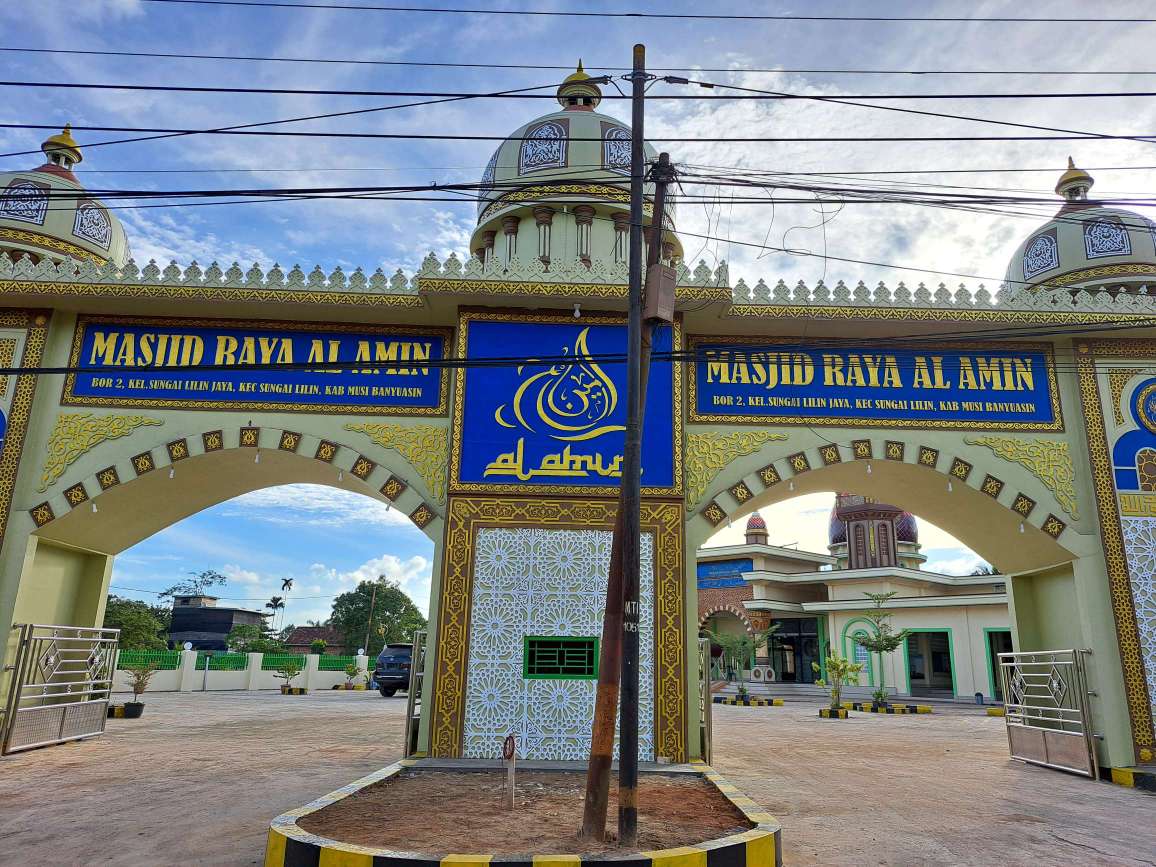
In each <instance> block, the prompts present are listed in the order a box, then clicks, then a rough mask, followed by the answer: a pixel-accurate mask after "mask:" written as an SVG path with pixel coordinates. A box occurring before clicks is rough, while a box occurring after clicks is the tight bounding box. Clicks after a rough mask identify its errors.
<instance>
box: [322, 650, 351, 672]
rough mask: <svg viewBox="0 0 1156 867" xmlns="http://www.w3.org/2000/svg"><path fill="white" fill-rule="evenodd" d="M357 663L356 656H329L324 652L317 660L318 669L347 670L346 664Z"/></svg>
mask: <svg viewBox="0 0 1156 867" xmlns="http://www.w3.org/2000/svg"><path fill="white" fill-rule="evenodd" d="M356 663H357V657H356V656H328V655H326V654H322V655H321V656H320V657H319V658H318V660H317V670H318V671H345V666H347V665H351V664H356Z"/></svg>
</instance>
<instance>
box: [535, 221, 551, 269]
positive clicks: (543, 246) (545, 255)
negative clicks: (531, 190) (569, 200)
mask: <svg viewBox="0 0 1156 867" xmlns="http://www.w3.org/2000/svg"><path fill="white" fill-rule="evenodd" d="M534 222H535V223H536V224H537V226H538V261H540V262H541V263H542V264H543V265H545V266H546V268H547V269H548V268H549V267H550V226H551V224H552V223H553V222H554V209H553V208H550V207H546V206H542V207H540V208H534Z"/></svg>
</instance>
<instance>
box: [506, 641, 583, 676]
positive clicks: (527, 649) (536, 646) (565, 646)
mask: <svg viewBox="0 0 1156 867" xmlns="http://www.w3.org/2000/svg"><path fill="white" fill-rule="evenodd" d="M522 677H524V678H527V679H531V680H595V679H597V677H598V639H597V638H583V637H570V636H545V635H527V636H526V638H525V642H524V645H523V655H522Z"/></svg>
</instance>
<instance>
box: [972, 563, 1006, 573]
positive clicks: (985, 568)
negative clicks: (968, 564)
mask: <svg viewBox="0 0 1156 867" xmlns="http://www.w3.org/2000/svg"><path fill="white" fill-rule="evenodd" d="M971 574H972V575H998V574H999V572H997V571H996V568H995V567H994V566H992V565H991V564H990V563H981V564H980V565H978V566H976V567H975V568H974V569H972V570H971Z"/></svg>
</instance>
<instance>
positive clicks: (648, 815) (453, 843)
mask: <svg viewBox="0 0 1156 867" xmlns="http://www.w3.org/2000/svg"><path fill="white" fill-rule="evenodd" d="M504 787H505V773H504V772H502V771H497V772H460V771H419V772H413V771H405V772H402V773H401V774H398V775H397V776H395V777H393V778H391V779H388V780H383V781H382V782H380V783H376V784H374V785H372V786H369V787H368V788H366V789H363V790H362V791H360V792H358V793H356V794H354V795H351V796H350V797H348V798H345V799H344V800H342V801H338V802H337V803H335V804H332V805H330V806H328V807H325V808H323V809H321V810H319V811H318V812H316V813H314V814H312V815H310V816H306V817H304V818H303V819H301V820H300V821H298V823H297V824H298V825H300V826H301V827H302V828H304V829H305V830H306V831H310V832H312V833H314V834H320V835H322V836H324V837H329V838H330V839H334V840H341V841H342V842H345V843H359V844H361V845H364V846H382V847H386V848H389V849H395V850H400V851H409V852H421V853H423V854H434V855H438V856H443V855H449V854H451V853H454V852H458V853H466V854H469V853H485V854H490V853H493V854H495V855H531V854H532V855H552V854H558V855H569V854H584V853H594V852H605V851H610V850H612V851H615V852H621V853H624V852H626V851H628V850H622V849H618V848H617V847H616V846H614V844H613V843H610V844H608V845H603V846H598V845H593V846H591V845H580V844H579V843H578V841H577V839H576V838H575V836H574V832H575V831H576V830H577V827H578V824H579V822H580V820H581V817H582V801H583V796H584V794H585V787H586V777H585V775H584V774H581V773H555V772H546V771H527V772H522V773H520V774H518V780H517V785H516V787H515V791H516V793H517V796H516V803H515V809H514V810H513V811H511V810H509V809H508V808H507V806H506V803H507V802H506V796H505V794H504V791H505V790H504ZM614 789H615V787H614V786H613V785H612V786H611V798H610V815H611V816H612V817H613V816H615V815H617V810H618V803H617V798H616V797H615V791H614ZM638 804H639V815H638V828H639V835H638V836H639V840H638V843H639V846H638V849H639V850H641V851H648V850H651V849H670V848H674V847H676V846H686V845H689V844H692V843H701V842H703V841H705V840H713V839H715V838H717V837H725V836H727V835H728V834H736V833H739V832H740V831H746V830H747V829H748V828H751V827H752V825H751V823H750V822H748V821H747V820H746V818H745V817H744V816H743V814H742V813H741V812H740V811H739V810H738V809H737V808H736V807H735V806H734V805H733V804H731V803H730V802H729V801H728V800H727V799H726V798H724V797H723V796H722V795H721V794H720V793H719V791H718V790H717V789H716V788H715V787H714V786H713V785H711V784H710V783H709V782H708V781H706V780H704V779H703V778H702V777H699V776H697V775H689V774H683V775H673V774H670V775H665V774H643V775H641V776H640V777H639V780H638ZM419 815H420V818H419ZM611 824H613V823H611ZM630 851H634V850H630Z"/></svg>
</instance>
